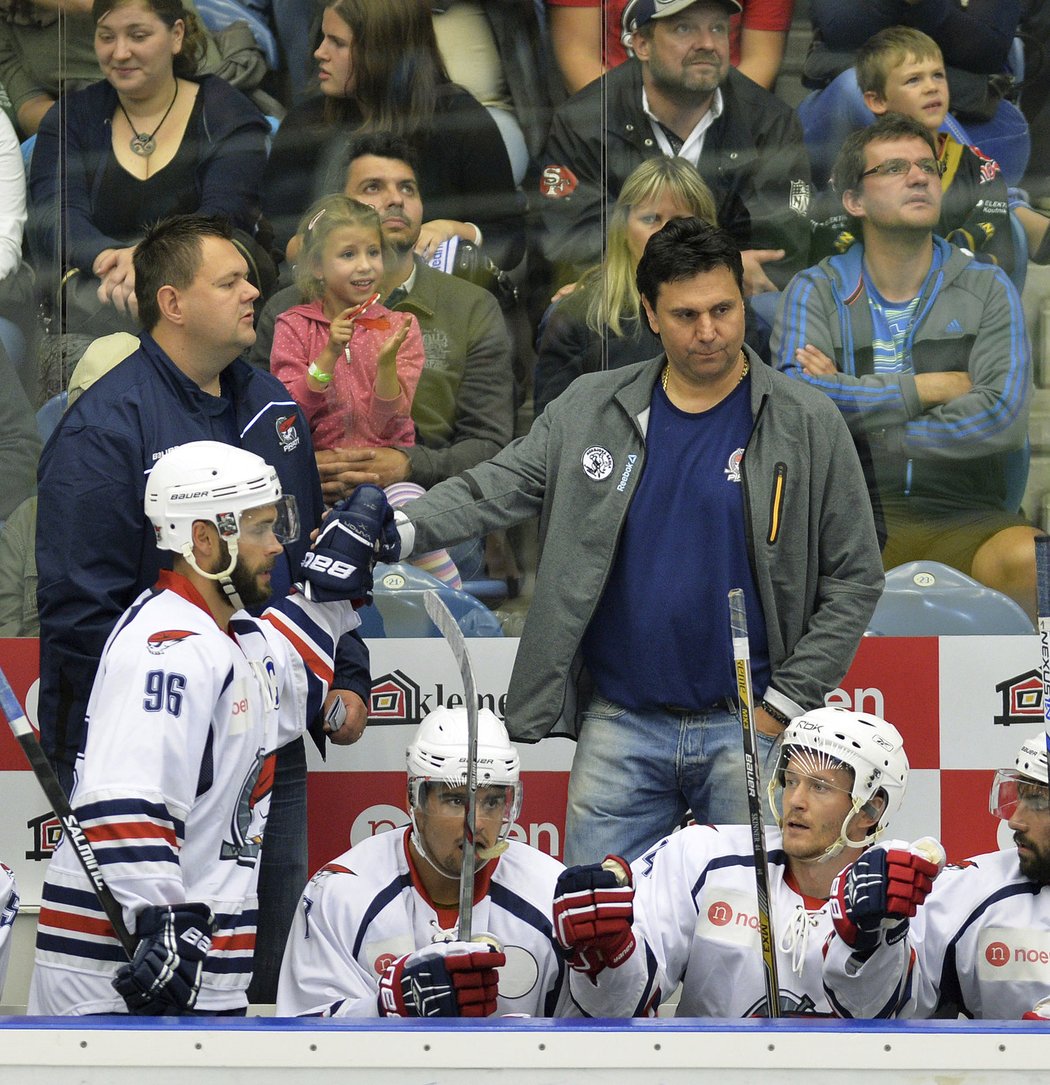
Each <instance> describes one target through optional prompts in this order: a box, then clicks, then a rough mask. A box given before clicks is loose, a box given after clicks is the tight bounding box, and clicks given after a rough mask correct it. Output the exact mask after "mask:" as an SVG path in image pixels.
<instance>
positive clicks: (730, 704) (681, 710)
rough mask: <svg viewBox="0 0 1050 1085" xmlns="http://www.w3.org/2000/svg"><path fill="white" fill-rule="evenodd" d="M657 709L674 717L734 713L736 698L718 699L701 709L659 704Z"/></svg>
mask: <svg viewBox="0 0 1050 1085" xmlns="http://www.w3.org/2000/svg"><path fill="white" fill-rule="evenodd" d="M657 707H658V708H659V709H660V710H661V711H662V712H670V713H672V714H673V715H675V716H699V715H700V714H701V713H702V712H722V711H726V712H732V713H735V712H736V698H735V697H729V696H725V697H719V698H718V700H717V701H712V702H711V703H710V704H709V705H705V706H704V707H703V708H689V707H687V706H686V705H680V704H660V705H657Z"/></svg>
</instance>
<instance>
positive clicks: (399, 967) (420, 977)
mask: <svg viewBox="0 0 1050 1085" xmlns="http://www.w3.org/2000/svg"><path fill="white" fill-rule="evenodd" d="M506 963H507V956H506V954H505V953H504V952H503V951H502V950H501V949H498V948H496V946H495V945H494V943H493V940H492V939H489V940H488V941H486V942H482V941H477V942H436V943H435V944H434V945H432V946H427V947H426V948H424V949H419V950H416V952H415V953H409V954H407V955H406V956H404V957H400V958H399V959H398V960H396V961H394V962H393V964H391V965H388V966H387V969H386V971H385V972H384V973H383V974H382V975H381V976H380V977H379V999H378V1003H379V1016H380V1017H489V1016H491V1015H492V1014H493V1013H495V1012H496V999H497V997H498V995H499V975H498V973H497V972H496V969H497V968H502V967H503V965H505V964H506Z"/></svg>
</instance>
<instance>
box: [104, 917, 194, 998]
mask: <svg viewBox="0 0 1050 1085" xmlns="http://www.w3.org/2000/svg"><path fill="white" fill-rule="evenodd" d="M135 929H136V933H137V934H138V936H139V944H138V948H137V949H136V950H135V956H134V957H133V958H132V959H131V961H130V963H128V964H125V965H122V966H121V967H120V968H119V969H118V970H117V974H116V975H115V976H114V977H113V986H114V987H115V988H116V990H117V993H118V994H119V995H120V996H121V998H123V999H124V1001H125V1003H127V1007H128V1012H129V1013H133V1014H138V1015H141V1016H148V1017H160V1016H167V1015H178V1014H183V1013H186V1012H187V1011H188V1010H192V1009H193V1007H194V1004H195V1003H196V1001H197V992H198V991H199V990H200V986H201V973H202V971H203V967H204V959H205V957H207V955H208V950H210V949H211V932H212V931H213V930H214V929H215V917H214V916H213V915H212V910H211V908H209V907H208V905H207V904H179V905H175V906H173V907H149V908H143V909H142V911H141V912H140V913H139V915H138V921H137V923H136V928H135Z"/></svg>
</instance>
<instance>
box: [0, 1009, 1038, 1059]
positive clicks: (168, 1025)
mask: <svg viewBox="0 0 1050 1085" xmlns="http://www.w3.org/2000/svg"><path fill="white" fill-rule="evenodd" d="M56 1028H59V1029H66V1030H76V1029H83V1030H90V1031H100V1030H109V1031H135V1032H139V1031H143V1030H153V1031H157V1032H167V1031H172V1030H183V1031H185V1030H191V1031H192V1030H196V1031H206V1032H266V1033H272V1032H296V1033H301V1032H311V1031H315V1032H330V1031H338V1032H391V1031H396V1032H401V1031H416V1032H434V1033H442V1032H458V1033H463V1032H467V1033H470V1032H479V1033H488V1032H493V1031H499V1032H554V1033H562V1034H564V1033H572V1032H580V1033H586V1034H593V1033H595V1032H614V1033H645V1034H652V1033H668V1034H671V1035H682V1034H685V1033H736V1034H739V1035H741V1036H748V1037H754V1036H756V1035H759V1036H761V1035H762V1034H765V1033H768V1034H769V1035H770V1036H775V1035H778V1034H782V1033H800V1032H803V1033H804V1032H812V1033H814V1034H828V1033H832V1034H858V1035H870V1034H875V1033H877V1034H882V1033H899V1034H900V1035H902V1036H911V1035H924V1034H926V1035H929V1034H933V1035H941V1036H947V1035H951V1034H953V1033H954V1034H962V1035H965V1036H973V1035H996V1036H997V1035H1013V1034H1016V1035H1031V1034H1032V1033H1033V1032H1039V1031H1040V1030H1041V1031H1044V1032H1046V1034H1047V1042H1048V1044H1050V1022H1040V1021H963V1020H952V1021H842V1020H839V1019H837V1018H827V1017H789V1018H784V1017H782V1018H780V1019H778V1020H776V1021H770V1020H767V1019H766V1018H749V1019H748V1020H744V1021H735V1020H723V1019H721V1018H711V1017H691V1018H670V1017H662V1018H657V1019H650V1020H622V1019H619V1018H590V1019H578V1018H571V1019H560V1018H542V1017H531V1018H496V1019H493V1020H488V1021H480V1022H468V1021H466V1020H442V1019H441V1018H432V1019H427V1020H402V1019H389V1018H374V1019H368V1020H360V1019H353V1018H341V1017H326V1018H318V1017H160V1018H142V1017H126V1016H123V1015H120V1014H113V1015H99V1016H96V1017H3V1016H0V1029H56ZM1047 1064H1048V1065H1050V1047H1048V1048H1047Z"/></svg>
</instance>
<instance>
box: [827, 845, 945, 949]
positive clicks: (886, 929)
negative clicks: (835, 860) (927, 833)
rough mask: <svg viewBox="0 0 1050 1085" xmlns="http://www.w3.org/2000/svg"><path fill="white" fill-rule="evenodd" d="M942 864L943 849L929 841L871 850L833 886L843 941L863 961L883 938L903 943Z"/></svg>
mask: <svg viewBox="0 0 1050 1085" xmlns="http://www.w3.org/2000/svg"><path fill="white" fill-rule="evenodd" d="M933 846H935V847H936V848H937V849H939V855H938V854H937V852H935V851H934V850H933ZM943 865H944V851H943V849H941V847H940V844H938V843H937V842H936V841H933V840H931V839H930V838H928V837H927V838H923V840H920V841H917V842H916V843H915V844H908V843H907V842H906V841H903V840H893V841H890V842H888V843H886V844H880V845H877V846H875V847H873V848H869V849H868V850H867V851H866V852H864V854H863V855H861V856H860V858H859V859H857V861H856V862H855V863H853V865H852V866H849V867H847V868H846V869H845V870H843V871H841V872H840V873H839V874H838V876H837V877H836V878H835V881H834V882H833V883H832V886H831V920H832V922H833V923H834V925H835V931H836V932H837V933H838V936H839V937H840V938H841V939H842V940H843V942H845V943H846V945H848V946H850V947H851V948H852V949H853V951H854V953H855V954H856V955H858V956H862V957H863V956H870V955H871V954H872V953H873V952H874V950H875V949H876V947H877V946H878V945H879V942H880V941H881V940H882V936H883V933H885V936H886V941H887V943H888V944H889V945H893V944H894V943H895V942H898V941H899V940H900V939H901V938H903V937H904V936H905V934H907V931H908V919H909V918H910V917H911V916H913V915H915V911H916V909H917V908H918V907H919V906H920V905H921V904H922V902H923V901H924V900H925V899H926V895H927V893H929V891H930V890H931V889H932V888H933V879H934V878H936V877H937V875H938V874H939V873H940V871H941V867H942V866H943Z"/></svg>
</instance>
